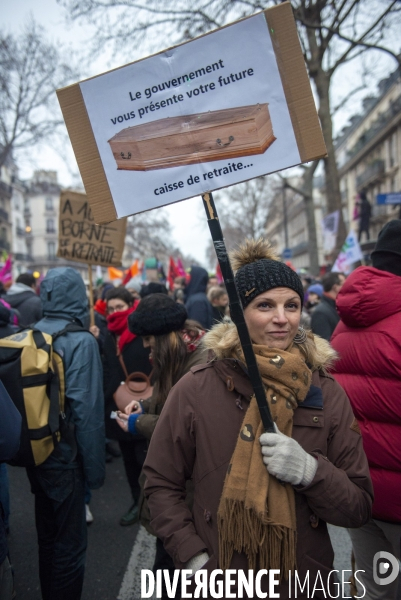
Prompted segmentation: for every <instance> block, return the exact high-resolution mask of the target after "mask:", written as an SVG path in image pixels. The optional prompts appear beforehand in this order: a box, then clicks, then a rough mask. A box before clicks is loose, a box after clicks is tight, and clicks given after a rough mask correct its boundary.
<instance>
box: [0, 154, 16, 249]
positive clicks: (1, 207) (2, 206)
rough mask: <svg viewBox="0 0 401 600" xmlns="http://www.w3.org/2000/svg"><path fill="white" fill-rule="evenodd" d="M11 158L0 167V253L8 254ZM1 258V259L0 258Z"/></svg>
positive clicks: (10, 218)
mask: <svg viewBox="0 0 401 600" xmlns="http://www.w3.org/2000/svg"><path fill="white" fill-rule="evenodd" d="M11 166H12V160H11V158H10V157H8V158H7V159H6V162H5V163H4V164H3V165H2V166H1V167H0V255H1V256H2V255H3V254H9V253H10V252H11V248H12V235H13V232H12V214H11V197H12V194H13V188H12V173H11V168H10V167H11ZM0 260H2V259H0Z"/></svg>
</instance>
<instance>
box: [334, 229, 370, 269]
mask: <svg viewBox="0 0 401 600" xmlns="http://www.w3.org/2000/svg"><path fill="white" fill-rule="evenodd" d="M362 259H363V254H362V251H361V247H360V245H359V242H358V238H357V237H356V233H355V231H354V230H353V229H351V231H350V232H349V234H348V235H347V238H346V240H345V242H344V244H343V246H342V248H341V252H340V254H339V255H338V257H337V260H336V262H335V263H334V265H333V268H332V269H331V270H332V271H333V272H335V273H346V274H348V273H350V272H351V268H352V265H353V264H354V263H355V262H357V261H358V260H362Z"/></svg>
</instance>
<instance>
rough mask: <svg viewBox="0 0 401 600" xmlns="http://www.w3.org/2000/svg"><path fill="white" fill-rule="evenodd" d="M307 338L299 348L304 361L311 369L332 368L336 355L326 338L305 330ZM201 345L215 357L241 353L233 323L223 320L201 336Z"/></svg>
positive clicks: (325, 369) (322, 369)
mask: <svg viewBox="0 0 401 600" xmlns="http://www.w3.org/2000/svg"><path fill="white" fill-rule="evenodd" d="M307 333H308V338H307V340H306V342H305V343H304V344H299V349H300V350H301V351H302V353H303V354H304V355H305V358H306V362H307V364H308V365H309V367H310V369H311V370H312V372H313V371H317V370H321V371H323V372H324V373H327V372H328V371H330V369H331V368H332V366H333V364H334V362H335V361H336V360H337V358H338V355H337V352H336V351H335V350H333V348H332V347H331V346H330V344H329V342H328V341H327V340H324V339H323V338H321V337H319V336H318V335H315V334H313V333H312V332H311V331H309V332H307ZM202 347H203V348H206V349H207V350H212V351H213V352H214V355H215V357H216V358H217V359H223V358H237V357H238V355H240V354H241V344H240V341H239V337H238V332H237V328H236V326H235V324H234V323H233V322H232V321H230V320H228V319H227V320H224V321H223V322H222V323H219V324H218V325H215V326H214V327H213V328H212V329H211V330H210V331H209V332H208V333H207V334H206V335H205V336H204V338H203V340H202Z"/></svg>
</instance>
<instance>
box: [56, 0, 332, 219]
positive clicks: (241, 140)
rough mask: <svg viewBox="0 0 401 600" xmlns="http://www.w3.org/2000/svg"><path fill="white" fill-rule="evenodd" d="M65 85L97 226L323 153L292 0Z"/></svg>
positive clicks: (64, 100) (66, 111)
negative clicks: (111, 69) (94, 75)
mask: <svg viewBox="0 0 401 600" xmlns="http://www.w3.org/2000/svg"><path fill="white" fill-rule="evenodd" d="M57 94H58V98H59V102H60V105H61V109H62V111H63V115H64V119H65V122H66V125H67V129H68V133H69V136H70V139H71V142H72V145H73V148H74V152H75V156H76V158H77V162H78V166H79V168H80V171H81V175H82V179H83V181H84V185H85V189H86V192H87V194H88V199H89V202H90V204H91V206H92V209H93V214H94V216H95V220H96V222H99V223H104V222H108V221H111V220H114V219H116V218H120V217H122V216H126V215H129V214H134V213H137V212H142V211H144V210H149V209H152V208H155V207H158V206H163V205H166V204H170V203H172V202H177V201H179V200H183V199H185V198H190V197H193V196H196V195H199V194H203V193H206V192H209V191H211V190H215V189H219V188H222V187H226V186H229V185H233V184H235V183H239V182H241V181H245V180H247V179H252V178H254V177H258V176H260V175H265V174H267V173H272V172H274V171H278V170H281V169H285V168H288V167H291V166H294V165H297V164H300V163H302V162H307V161H309V160H313V159H316V158H320V157H322V156H324V155H325V154H326V148H325V145H324V141H323V137H322V133H321V129H320V124H319V120H318V117H317V113H316V109H315V105H314V101H313V97H312V92H311V88H310V83H309V79H308V76H307V72H306V68H305V64H304V60H303V55H302V51H301V47H300V44H299V40H298V35H297V31H296V27H295V22H294V18H293V15H292V9H291V6H290V4H289V3H285V4H280V5H279V6H276V7H273V8H271V9H268V10H266V11H264V12H261V13H258V14H256V15H254V16H252V17H248V18H246V19H243V20H241V21H238V22H236V23H233V24H231V25H228V26H226V27H223V28H221V29H218V30H216V31H214V32H212V33H210V34H207V35H204V36H201V37H199V38H197V39H195V40H192V41H190V42H187V43H185V44H181V45H179V46H176V47H174V48H171V49H169V50H166V51H164V52H161V53H159V54H156V55H154V56H151V57H148V58H146V59H143V60H140V61H137V62H135V63H131V64H129V65H126V66H124V67H121V68H119V69H115V70H113V71H110V72H108V73H105V74H102V75H99V76H97V77H93V78H91V79H88V80H86V81H82V82H80V83H77V84H75V85H73V86H70V87H67V88H63V89H61V90H58V92H57Z"/></svg>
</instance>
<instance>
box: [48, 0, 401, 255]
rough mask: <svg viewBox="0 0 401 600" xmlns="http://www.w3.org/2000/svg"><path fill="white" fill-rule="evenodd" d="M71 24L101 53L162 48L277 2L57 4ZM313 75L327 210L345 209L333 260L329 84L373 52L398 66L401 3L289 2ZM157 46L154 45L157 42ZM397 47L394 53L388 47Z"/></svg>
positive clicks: (335, 186) (65, 0)
mask: <svg viewBox="0 0 401 600" xmlns="http://www.w3.org/2000/svg"><path fill="white" fill-rule="evenodd" d="M58 2H59V3H60V4H62V5H63V6H65V7H66V8H67V10H68V13H69V15H70V17H71V18H72V19H87V20H88V21H89V22H90V23H91V24H92V25H93V26H94V27H95V30H96V36H95V39H96V43H97V47H98V48H101V47H104V44H106V43H109V44H111V45H114V48H115V49H117V50H118V48H121V47H122V46H123V47H124V51H125V52H126V51H127V48H128V47H129V45H130V44H131V46H135V48H137V47H138V43H140V42H141V41H143V40H144V39H146V41H147V43H148V44H149V45H150V46H152V45H153V48H154V40H157V43H158V44H159V48H160V42H161V41H162V40H164V41H165V42H164V45H171V44H172V43H176V42H179V41H183V40H187V39H191V38H194V37H196V36H198V35H200V34H201V33H205V32H207V31H210V30H211V29H215V28H217V27H221V26H222V25H225V24H226V23H228V22H230V21H232V20H235V19H237V18H240V17H243V16H247V15H251V14H253V13H254V12H256V11H260V10H263V9H265V8H268V7H270V6H273V5H275V4H280V0H175V2H174V3H172V2H171V1H170V0H146V2H145V1H144V0H142V1H141V0H85V2H78V0H58ZM291 4H292V7H293V11H294V16H295V19H296V21H297V24H298V32H299V36H300V40H301V45H302V49H303V53H304V58H305V62H306V65H307V68H308V71H309V76H310V77H311V79H312V80H313V82H314V84H315V88H316V93H317V97H318V102H319V116H320V120H321V124H322V129H323V135H324V138H325V141H326V146H327V151H328V156H327V158H325V159H324V167H325V176H326V194H327V208H328V210H329V212H333V211H335V210H340V224H339V229H338V237H337V244H336V248H335V249H334V251H333V255H336V254H337V253H338V252H339V250H340V248H341V246H342V244H343V241H344V239H345V235H346V232H345V225H344V221H343V217H342V210H341V194H340V187H339V178H338V170H337V164H336V157H335V153H334V143H333V120H332V112H333V111H332V98H331V93H330V91H331V84H332V82H333V78H334V75H335V74H336V73H337V72H338V70H339V69H340V67H342V66H343V65H344V64H347V63H350V62H351V61H353V60H356V59H357V58H358V57H359V56H360V55H361V54H363V53H365V52H366V51H368V50H380V51H382V52H385V53H386V54H387V55H390V56H392V57H393V58H394V60H395V61H398V63H399V62H400V59H399V57H398V56H397V52H396V51H395V50H394V49H393V48H394V47H395V44H398V43H399V41H398V40H397V37H396V36H397V31H399V30H400V12H401V6H400V2H399V1H398V0H291ZM152 40H153V41H152ZM391 44H393V48H392V46H391Z"/></svg>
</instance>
